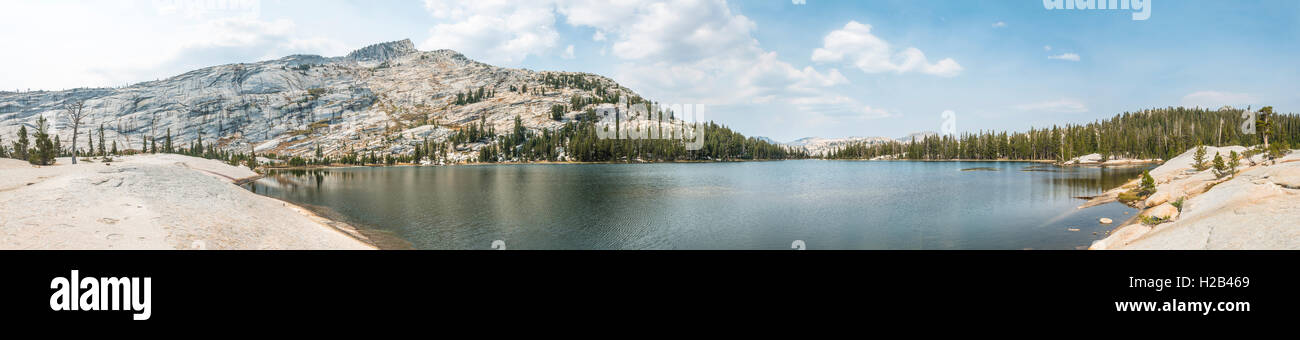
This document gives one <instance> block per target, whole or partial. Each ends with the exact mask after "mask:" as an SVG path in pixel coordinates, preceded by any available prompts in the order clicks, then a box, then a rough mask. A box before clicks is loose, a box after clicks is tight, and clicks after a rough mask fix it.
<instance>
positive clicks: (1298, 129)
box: [822, 107, 1300, 161]
mask: <svg viewBox="0 0 1300 340" xmlns="http://www.w3.org/2000/svg"><path fill="white" fill-rule="evenodd" d="M1243 112H1244V111H1243V110H1239V109H1226V108H1225V109H1220V110H1213V111H1212V110H1204V109H1198V108H1181V107H1178V108H1164V109H1153V110H1146V111H1141V112H1135V113H1129V112H1125V113H1122V114H1119V115H1116V116H1115V117H1113V118H1111V119H1106V120H1101V121H1097V122H1093V123H1088V124H1083V125H1065V126H1053V127H1051V128H1036V129H1030V130H1029V131H1027V132H1016V133H1008V132H1005V131H1002V132H996V131H979V132H974V133H963V134H960V135H957V136H950V135H942V136H927V137H924V138H920V139H917V140H915V141H914V142H892V143H878V144H861V143H860V144H854V145H849V146H846V147H843V148H840V149H837V150H834V151H831V152H828V153H827V154H826V155H822V156H824V157H825V158H829V159H871V158H876V157H894V158H901V159H931V160H932V159H1012V160H1057V161H1064V160H1069V159H1071V158H1074V157H1078V156H1081V155H1087V154H1092V153H1098V154H1102V157H1103V158H1112V157H1126V158H1142V159H1155V158H1160V159H1170V158H1173V157H1174V156H1177V155H1178V154H1181V153H1183V152H1184V151H1187V150H1189V149H1191V148H1193V147H1195V146H1197V145H1243V146H1252V145H1256V144H1260V143H1262V142H1263V138H1264V136H1265V135H1267V136H1269V137H1268V138H1269V140H1270V141H1271V142H1272V143H1273V144H1277V146H1276V147H1275V148H1289V147H1292V146H1295V145H1300V116H1296V115H1281V114H1261V115H1260V120H1261V122H1259V123H1257V129H1258V130H1257V131H1258V132H1260V133H1256V134H1244V133H1242V129H1241V126H1242V123H1243V122H1244V119H1243V118H1242V117H1241V116H1242V113H1243ZM1260 112H1261V113H1263V112H1269V113H1271V112H1272V108H1271V107H1265V108H1262V109H1261V110H1260ZM1265 118H1267V119H1270V120H1271V123H1272V124H1262V120H1263V119H1265ZM1268 125H1271V126H1268ZM1265 132H1266V133H1267V134H1265Z"/></svg>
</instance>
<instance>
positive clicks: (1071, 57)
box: [1047, 53, 1080, 61]
mask: <svg viewBox="0 0 1300 340" xmlns="http://www.w3.org/2000/svg"><path fill="white" fill-rule="evenodd" d="M1047 59H1056V60H1066V61H1079V59H1080V58H1079V55H1078V54H1074V53H1061V54H1058V55H1052V56H1047Z"/></svg>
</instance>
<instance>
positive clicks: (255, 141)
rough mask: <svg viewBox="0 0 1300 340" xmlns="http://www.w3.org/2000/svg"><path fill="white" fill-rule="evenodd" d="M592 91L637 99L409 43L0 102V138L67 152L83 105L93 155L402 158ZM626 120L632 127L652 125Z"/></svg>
mask: <svg viewBox="0 0 1300 340" xmlns="http://www.w3.org/2000/svg"><path fill="white" fill-rule="evenodd" d="M559 77H567V78H569V79H577V78H581V80H582V82H583V84H584V86H581V87H576V86H566V85H555V84H554V83H550V84H548V83H547V81H548V79H551V80H554V79H556V78H559ZM524 88H527V89H528V91H523V89H524ZM480 89H482V91H483V93H484V98H482V100H475V101H473V102H469V103H459V104H458V103H457V97H458V95H460V94H465V93H470V92H477V91H479V90H480ZM513 89H517V90H518V91H512V90H513ZM598 91H599V92H600V93H603V94H612V93H617V94H619V95H621V96H626V97H640V96H639V95H638V94H637V93H635V92H634V91H632V90H630V89H628V88H626V87H623V86H621V85H619V84H618V83H616V82H614V81H613V80H612V79H609V78H607V77H603V76H600V75H595V74H588V73H578V72H553V71H544V72H537V71H531V70H526V69H513V68H503V67H497V66H492V65H488V64H484V63H480V62H477V61H474V60H471V59H469V58H466V57H465V56H464V55H462V54H460V53H458V52H456V51H452V50H436V51H420V50H418V49H416V47H415V45H414V44H413V43H412V42H411V41H410V40H409V39H408V40H400V41H393V42H386V43H380V44H374V45H370V46H366V47H363V48H360V49H357V50H355V51H353V52H351V53H348V54H347V55H345V56H341V57H322V56H317V55H291V56H286V57H283V58H280V59H276V60H268V61H260V62H253V63H238V64H227V65H219V66H211V67H206V68H202V69H198V70H194V71H190V72H186V73H183V74H180V75H177V76H174V77H170V78H167V79H162V80H156V81H148V82H142V83H138V84H135V85H131V86H127V87H122V88H81V89H73V90H66V91H31V92H0V137H2V138H4V140H5V141H6V142H8V141H12V138H13V136H15V135H16V131H17V130H18V128H19V126H20V125H26V126H27V127H28V129H29V130H30V129H31V128H32V127H33V126H34V124H35V122H36V120H37V118H38V117H42V116H44V117H47V118H48V119H49V120H50V122H51V123H52V124H53V125H54V126H53V128H54V135H55V136H58V137H59V138H60V139H61V140H62V141H63V145H64V146H65V147H66V146H68V144H69V143H70V141H71V137H72V136H71V134H72V129H71V126H69V124H68V123H67V122H66V121H65V120H64V119H62V117H63V116H64V112H65V111H64V105H65V104H67V103H71V102H75V101H84V102H85V105H86V109H85V110H86V111H87V112H89V117H88V118H86V119H85V121H83V125H82V127H81V129H80V132H81V134H82V137H80V138H78V142H79V143H83V144H82V145H78V147H81V148H84V146H85V144H84V142H85V141H86V140H87V138H85V137H86V132H87V131H90V130H94V131H96V132H95V139H96V143H98V141H97V139H98V138H99V133H98V128H99V126H100V125H103V126H104V132H105V133H104V135H105V136H104V137H105V140H106V142H110V143H111V142H116V143H117V145H118V147H119V148H120V149H123V150H125V149H137V150H138V149H140V148H141V144H142V142H143V140H144V139H145V138H146V137H147V138H158V139H162V138H164V137H165V136H167V135H168V133H170V135H171V137H172V139H173V143H174V144H175V145H179V146H185V145H188V144H189V143H191V142H193V141H197V140H199V139H200V138H201V139H202V141H203V142H204V143H205V144H213V143H215V145H216V146H217V147H219V148H221V149H226V150H237V151H241V152H242V151H247V150H250V149H256V150H257V152H259V153H277V154H281V155H309V154H312V153H314V152H315V150H316V148H317V147H319V148H321V149H322V151H323V153H325V154H328V155H338V154H342V153H346V152H366V151H374V152H379V153H408V152H410V151H411V150H412V149H413V148H414V146H415V145H417V144H420V143H422V142H424V141H426V140H432V141H445V140H447V139H448V138H449V137H450V136H451V135H452V134H454V133H455V132H456V131H457V130H459V129H461V128H463V127H465V126H468V125H469V124H478V123H480V121H482V122H484V123H486V125H488V127H490V128H494V129H495V130H496V131H509V130H510V128H511V127H512V126H513V124H514V118H515V117H520V119H521V121H522V123H523V126H524V127H526V128H527V129H531V130H541V129H554V128H557V127H559V126H562V125H563V124H564V122H566V121H570V120H572V119H574V118H575V117H577V115H578V114H579V112H565V113H564V114H563V117H562V119H561V120H554V119H552V117H551V109H552V106H555V105H568V104H569V103H570V102H571V99H573V98H574V97H587V98H590V97H594V96H596V93H597V92H598ZM602 105H612V104H602ZM630 118H631V119H633V121H632V122H630V123H632V124H635V123H637V122H636V119H642V120H645V119H649V118H648V117H630ZM670 120H671V118H670ZM457 151H458V152H460V153H465V154H468V153H471V152H473V150H457Z"/></svg>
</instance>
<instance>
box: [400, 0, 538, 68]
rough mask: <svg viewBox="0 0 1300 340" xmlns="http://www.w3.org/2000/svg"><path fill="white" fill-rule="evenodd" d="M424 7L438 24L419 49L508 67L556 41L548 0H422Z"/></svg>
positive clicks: (536, 53) (431, 29)
mask: <svg viewBox="0 0 1300 340" xmlns="http://www.w3.org/2000/svg"><path fill="white" fill-rule="evenodd" d="M424 7H425V9H426V10H428V11H429V14H430V15H432V16H433V18H434V19H438V20H439V21H440V23H438V24H436V25H434V26H433V28H430V29H429V38H428V39H426V40H424V42H423V43H421V44H420V48H421V49H425V50H436V49H452V50H456V51H458V52H461V53H464V54H465V55H466V56H469V57H470V58H474V59H477V60H480V61H485V62H488V63H492V64H500V65H509V66H513V65H518V64H519V63H520V62H522V61H523V60H524V58H526V57H528V56H529V55H538V54H543V53H547V52H548V51H551V49H552V48H555V47H556V46H557V44H558V41H559V36H560V34H559V32H557V31H556V30H555V11H554V10H553V9H552V7H553V4H551V3H550V2H547V1H508V0H477V1H442V0H425V2H424Z"/></svg>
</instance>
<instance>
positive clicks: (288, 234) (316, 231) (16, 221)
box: [0, 155, 374, 249]
mask: <svg viewBox="0 0 1300 340" xmlns="http://www.w3.org/2000/svg"><path fill="white" fill-rule="evenodd" d="M256 175H257V174H256V173H254V172H252V171H249V170H248V169H247V168H243V167H235V166H230V165H227V164H225V163H222V162H220V161H214V160H206V159H201V158H194V157H187V156H181V155H138V156H128V157H119V158H118V159H116V161H115V162H112V163H101V162H98V161H96V162H80V163H79V164H76V165H72V164H71V160H70V159H68V158H60V159H58V162H57V164H56V165H54V166H47V167H34V166H31V165H29V164H27V162H22V161H17V160H12V159H0V249H374V247H373V246H372V245H371V244H370V243H369V242H367V241H366V239H365V237H364V236H362V235H361V234H360V233H358V232H356V230H355V229H353V228H351V227H350V226H347V225H345V224H342V223H339V222H334V221H330V220H328V219H325V218H321V217H319V216H316V215H315V214H312V213H311V212H309V211H308V210H306V209H303V208H300V207H298V206H295V205H292V204H289V203H286V202H283V201H279V200H276V199H273V198H268V197H263V196H260V195H257V194H254V193H252V192H249V191H247V190H244V189H242V188H240V187H238V186H236V185H234V183H235V182H236V181H238V180H240V179H244V178H250V177H254V176H256Z"/></svg>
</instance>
